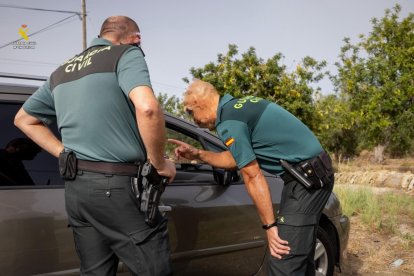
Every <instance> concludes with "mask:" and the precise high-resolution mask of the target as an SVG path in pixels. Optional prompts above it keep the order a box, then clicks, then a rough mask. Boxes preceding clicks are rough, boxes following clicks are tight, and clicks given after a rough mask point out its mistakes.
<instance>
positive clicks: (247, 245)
mask: <svg viewBox="0 0 414 276" xmlns="http://www.w3.org/2000/svg"><path fill="white" fill-rule="evenodd" d="M3 77H12V78H19V79H22V78H23V79H24V78H25V79H37V80H44V79H43V78H39V77H32V76H14V75H10V74H3ZM16 82H17V81H16ZM19 82H21V81H20V80H19ZM36 89H37V85H22V84H10V83H3V84H0V127H1V135H0V148H1V149H0V205H1V207H0V239H1V240H0V274H1V275H38V274H41V275H77V274H79V269H78V268H79V260H78V257H77V256H76V253H75V249H74V243H73V237H72V233H71V230H70V229H69V228H68V226H67V217H66V211H65V207H64V206H65V204H64V183H63V181H62V180H61V179H60V177H59V174H58V165H57V159H55V158H54V157H52V156H51V155H49V154H48V153H46V152H44V151H41V150H40V149H39V148H36V146H35V145H33V144H31V143H30V140H28V139H27V138H26V137H25V136H24V134H23V133H21V132H20V131H19V130H18V129H17V128H16V127H15V126H14V124H13V119H14V115H15V114H16V112H17V111H18V109H19V108H20V107H21V105H22V103H23V102H24V101H25V100H26V99H27V98H28V97H29V96H30V95H31V94H32V93H33V92H34V91H35V90H36ZM165 119H166V126H167V129H168V138H175V139H179V140H183V141H186V142H187V143H190V144H192V145H194V146H196V147H199V148H204V149H208V150H213V151H222V150H225V147H224V145H223V144H222V142H221V141H220V140H219V139H218V138H217V137H216V136H215V135H213V134H212V133H210V132H207V131H205V130H202V129H199V128H197V126H196V125H194V124H192V123H190V122H187V121H185V120H182V119H179V118H177V117H174V116H172V115H170V114H165ZM52 128H54V131H55V133H56V134H57V135H58V131H57V129H56V126H55V127H52ZM13 147H14V148H13ZM16 149H18V151H19V152H20V154H19V155H14V154H15V152H16ZM167 150H168V152H167V154H171V150H172V148H169V149H167ZM176 166H177V176H176V179H175V181H174V182H173V183H172V184H170V185H169V186H168V187H167V188H166V190H165V192H164V194H163V196H162V204H161V206H160V207H159V208H160V210H161V211H162V212H163V213H164V214H165V215H166V216H167V217H168V218H169V234H170V241H171V249H172V260H173V266H174V272H175V274H176V275H199V276H200V275H266V261H265V260H266V257H267V254H269V252H268V249H267V244H266V233H265V231H263V229H262V228H261V222H260V220H259V216H258V214H257V212H256V209H255V206H254V205H253V203H252V201H251V199H250V197H249V196H248V194H247V191H246V188H245V187H244V183H243V180H242V178H241V177H240V175H239V173H238V172H237V171H225V170H221V169H216V168H213V167H211V166H209V165H207V164H199V163H191V162H180V163H177V164H176ZM264 174H265V176H266V178H267V181H268V183H269V186H270V189H271V193H272V198H273V201H274V208H275V210H277V209H278V206H279V202H280V197H281V192H282V188H283V182H282V180H281V179H280V178H279V177H277V176H274V175H271V174H268V173H266V172H264ZM348 235H349V220H348V218H347V217H346V216H344V215H343V214H342V210H341V207H340V203H339V201H338V199H337V198H336V196H335V195H334V194H333V193H332V195H331V197H330V198H329V201H328V203H327V204H326V206H325V208H324V210H323V214H322V217H321V220H320V222H319V230H318V236H317V238H318V240H317V247H316V254H315V261H316V275H332V274H333V271H334V270H335V266H337V267H340V264H341V261H342V260H343V254H344V252H345V249H346V246H347V242H348ZM119 271H120V274H123V272H126V271H127V270H126V268H125V267H123V265H122V264H120V266H119Z"/></svg>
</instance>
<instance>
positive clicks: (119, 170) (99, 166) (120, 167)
mask: <svg viewBox="0 0 414 276" xmlns="http://www.w3.org/2000/svg"><path fill="white" fill-rule="evenodd" d="M77 167H78V170H83V171H88V172H95V173H104V174H114V175H127V176H137V175H138V168H139V164H134V163H112V162H95V161H86V160H78V166H77Z"/></svg>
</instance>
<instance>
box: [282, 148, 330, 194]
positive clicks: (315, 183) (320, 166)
mask: <svg viewBox="0 0 414 276" xmlns="http://www.w3.org/2000/svg"><path fill="white" fill-rule="evenodd" d="M280 163H281V165H282V167H283V168H284V169H285V173H284V174H283V175H282V176H281V178H282V179H283V181H284V182H285V183H289V182H291V181H292V180H297V181H299V182H300V183H301V184H302V185H303V186H305V187H306V188H307V189H310V188H316V189H319V188H322V187H323V186H324V185H328V184H331V182H332V181H333V177H334V174H333V168H332V161H331V158H330V157H329V155H328V154H327V153H326V152H325V151H322V152H321V153H320V154H319V155H318V156H316V157H314V158H311V159H309V160H305V161H302V162H299V163H293V164H290V163H288V162H286V161H284V160H280Z"/></svg>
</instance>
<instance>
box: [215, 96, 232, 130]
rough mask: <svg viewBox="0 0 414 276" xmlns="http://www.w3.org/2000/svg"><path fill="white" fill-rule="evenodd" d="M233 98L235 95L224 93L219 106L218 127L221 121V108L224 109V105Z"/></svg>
mask: <svg viewBox="0 0 414 276" xmlns="http://www.w3.org/2000/svg"><path fill="white" fill-rule="evenodd" d="M232 99H234V97H233V96H232V95H229V94H224V96H223V97H221V98H220V101H219V104H218V108H217V118H216V127H217V126H218V125H219V124H220V123H221V110H222V109H223V106H224V105H225V104H226V103H228V102H229V101H231V100H232Z"/></svg>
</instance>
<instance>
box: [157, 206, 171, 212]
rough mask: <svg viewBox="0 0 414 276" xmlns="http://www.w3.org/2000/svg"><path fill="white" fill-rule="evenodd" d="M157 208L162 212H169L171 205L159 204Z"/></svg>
mask: <svg viewBox="0 0 414 276" xmlns="http://www.w3.org/2000/svg"><path fill="white" fill-rule="evenodd" d="M158 210H159V211H160V212H161V213H162V212H171V211H172V207H171V206H167V205H160V206H158Z"/></svg>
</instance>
